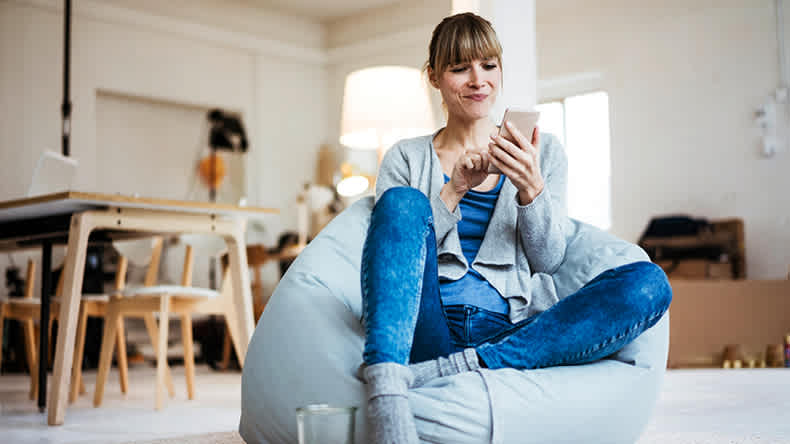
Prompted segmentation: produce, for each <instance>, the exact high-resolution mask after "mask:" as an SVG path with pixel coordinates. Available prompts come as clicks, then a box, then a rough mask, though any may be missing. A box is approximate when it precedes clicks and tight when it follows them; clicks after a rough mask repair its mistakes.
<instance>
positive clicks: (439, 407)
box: [239, 197, 669, 444]
mask: <svg viewBox="0 0 790 444" xmlns="http://www.w3.org/2000/svg"><path fill="white" fill-rule="evenodd" d="M372 206H373V198H372V197H367V198H363V199H361V200H359V201H357V202H356V203H355V204H354V205H352V206H350V207H349V208H347V209H346V210H345V211H343V212H342V213H341V214H340V215H338V216H337V217H336V218H335V219H334V220H333V221H332V222H331V223H330V224H329V225H328V226H327V227H326V228H324V230H323V231H322V232H321V233H320V234H319V235H318V236H317V237H316V238H315V239H314V240H313V241H312V242H311V243H310V244H309V245H308V246H307V248H306V249H305V250H304V252H303V253H302V254H301V255H300V256H299V257H298V258H297V259H296V261H295V262H294V263H293V265H291V267H290V268H289V270H288V272H287V273H286V274H285V276H283V279H282V280H281V282H280V284H279V285H278V287H277V288H276V290H275V291H274V294H273V295H272V298H271V299H270V301H269V303H268V305H267V307H266V310H265V311H264V313H263V315H262V316H261V319H260V321H259V323H258V325H257V327H256V329H255V333H254V334H253V337H252V341H251V343H250V345H249V349H248V352H247V357H246V360H245V364H244V370H243V374H242V411H241V420H240V424H239V433H240V434H241V436H242V437H243V438H244V440H245V441H246V442H248V443H268V444H280V443H296V442H297V425H296V416H295V409H296V408H297V407H300V406H305V405H308V404H332V405H338V406H357V407H359V410H358V411H357V414H356V430H355V440H356V442H357V443H365V442H366V439H365V436H366V435H365V428H366V424H365V414H364V409H365V399H364V387H363V385H362V383H361V382H360V381H359V380H358V379H357V378H356V376H355V375H356V372H357V368H358V366H359V364H360V363H361V362H362V349H363V345H364V337H363V329H362V325H361V318H362V296H361V293H360V277H359V269H360V260H361V257H362V245H363V242H364V240H365V235H366V233H367V226H368V223H369V219H370V212H371V209H372ZM566 235H567V239H568V248H567V252H566V257H565V259H564V260H563V263H562V265H561V266H560V267H559V269H558V270H557V271H556V272H555V273H554V274H553V275H551V279H552V280H553V282H554V284H555V287H556V289H557V294H558V296H559V297H560V298H562V297H564V296H567V295H569V294H571V293H573V292H575V291H576V290H578V289H579V288H581V287H582V286H583V285H584V284H585V283H586V282H589V281H590V280H592V278H594V277H595V276H597V275H598V274H599V273H601V272H603V271H605V270H607V269H609V268H612V267H617V266H620V265H625V264H627V263H631V262H636V261H641V260H648V257H647V255H646V254H645V253H644V251H642V250H641V249H640V248H639V247H637V246H635V245H633V244H631V243H628V242H625V241H623V240H620V239H618V238H616V237H614V236H612V235H610V234H608V233H606V232H603V231H601V230H598V229H597V228H595V227H592V226H590V225H587V224H584V223H582V222H579V221H575V220H573V221H572V223H571V224H570V228H569V231H568V232H567V233H566ZM668 345H669V313H667V314H665V315H664V317H663V318H662V319H661V320H660V321H659V322H658V323H657V324H656V325H654V326H653V327H652V328H650V329H649V330H647V331H645V332H644V333H643V334H642V335H640V336H639V337H637V338H636V339H635V340H634V341H633V342H631V343H630V344H628V345H627V346H626V347H624V348H623V349H622V350H620V351H619V352H617V353H615V354H614V355H612V356H610V357H608V358H606V359H603V360H600V361H597V362H594V363H590V364H585V365H575V366H560V367H551V368H545V369H539V370H515V369H500V370H489V369H481V370H479V371H476V372H468V373H464V374H459V375H454V376H451V377H444V378H439V379H435V380H433V381H430V382H429V383H428V384H427V385H425V386H422V387H419V388H414V389H411V390H410V392H409V400H410V403H411V408H412V412H413V413H414V416H415V421H416V425H417V431H418V433H419V436H420V440H421V441H422V442H430V443H506V444H528V443H553V444H559V443H582V442H583V443H587V444H590V443H606V444H617V443H629V444H630V443H634V442H635V441H636V440H637V439H638V437H639V435H640V434H641V433H642V431H643V430H644V428H645V426H646V425H647V423H648V421H649V419H650V416H651V414H652V410H653V408H654V405H655V403H656V400H657V398H658V394H659V391H660V387H661V383H662V380H663V375H664V371H665V368H666V360H667V351H668ZM327 442H335V441H333V440H332V438H331V437H327Z"/></svg>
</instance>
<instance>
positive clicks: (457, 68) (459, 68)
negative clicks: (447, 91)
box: [450, 66, 466, 72]
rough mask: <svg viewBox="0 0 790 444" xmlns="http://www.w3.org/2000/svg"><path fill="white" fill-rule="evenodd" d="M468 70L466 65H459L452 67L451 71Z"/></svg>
mask: <svg viewBox="0 0 790 444" xmlns="http://www.w3.org/2000/svg"><path fill="white" fill-rule="evenodd" d="M465 70H466V66H457V67H455V68H450V72H463V71H465Z"/></svg>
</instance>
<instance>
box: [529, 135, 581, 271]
mask: <svg viewBox="0 0 790 444" xmlns="http://www.w3.org/2000/svg"><path fill="white" fill-rule="evenodd" d="M541 137H542V138H544V140H546V142H545V143H543V144H542V145H543V146H542V148H541V153H540V155H541V157H544V158H543V159H542V160H543V162H541V164H542V165H541V166H542V171H541V172H542V174H543V177H544V180H543V182H544V186H543V191H541V192H540V194H538V196H537V197H536V198H535V200H533V201H532V202H530V203H529V204H527V205H518V200H516V205H517V207H518V209H517V212H518V218H517V227H518V228H517V229H518V234H519V236H520V238H521V246H522V248H523V249H524V254H525V255H526V257H527V259H528V261H529V266H530V270H531V271H532V273H548V274H551V273H553V272H554V271H555V270H556V269H557V268H558V267H559V265H560V263H562V260H563V258H564V257H565V248H566V246H567V245H566V239H565V227H566V225H567V224H568V223H569V222H570V221H569V219H568V207H567V187H568V158H567V156H566V155H565V150H564V148H563V147H562V144H560V142H559V140H557V138H556V137H555V136H553V135H551V134H542V135H541Z"/></svg>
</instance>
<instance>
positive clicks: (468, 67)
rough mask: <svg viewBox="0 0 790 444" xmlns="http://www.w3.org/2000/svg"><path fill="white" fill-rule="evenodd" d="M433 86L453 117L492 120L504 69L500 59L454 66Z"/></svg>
mask: <svg viewBox="0 0 790 444" xmlns="http://www.w3.org/2000/svg"><path fill="white" fill-rule="evenodd" d="M431 83H432V84H433V86H434V87H435V88H437V89H439V91H440V92H441V94H442V99H444V103H445V104H446V105H447V112H448V113H449V115H450V116H452V117H456V118H460V119H462V120H479V119H482V118H484V117H488V114H489V112H490V111H491V107H492V106H493V105H494V102H496V98H497V96H498V95H499V88H500V85H501V84H502V69H501V67H500V66H499V62H498V61H497V59H496V57H493V58H491V59H486V60H473V61H471V62H469V63H461V64H458V65H450V66H448V67H447V69H446V70H445V71H444V72H443V73H441V74H440V75H434V76H432V80H431Z"/></svg>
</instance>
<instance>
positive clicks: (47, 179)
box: [27, 150, 78, 197]
mask: <svg viewBox="0 0 790 444" xmlns="http://www.w3.org/2000/svg"><path fill="white" fill-rule="evenodd" d="M77 165H78V162H77V160H76V159H74V158H71V157H66V156H64V155H62V154H60V153H56V152H54V151H50V150H46V151H44V152H43V153H42V154H41V157H39V158H38V162H37V163H36V168H35V169H34V170H33V179H32V180H31V183H30V188H28V191H27V196H28V197H33V196H40V195H43V194H51V193H57V192H60V191H68V190H71V189H72V187H73V186H74V178H75V177H76V176H77Z"/></svg>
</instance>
